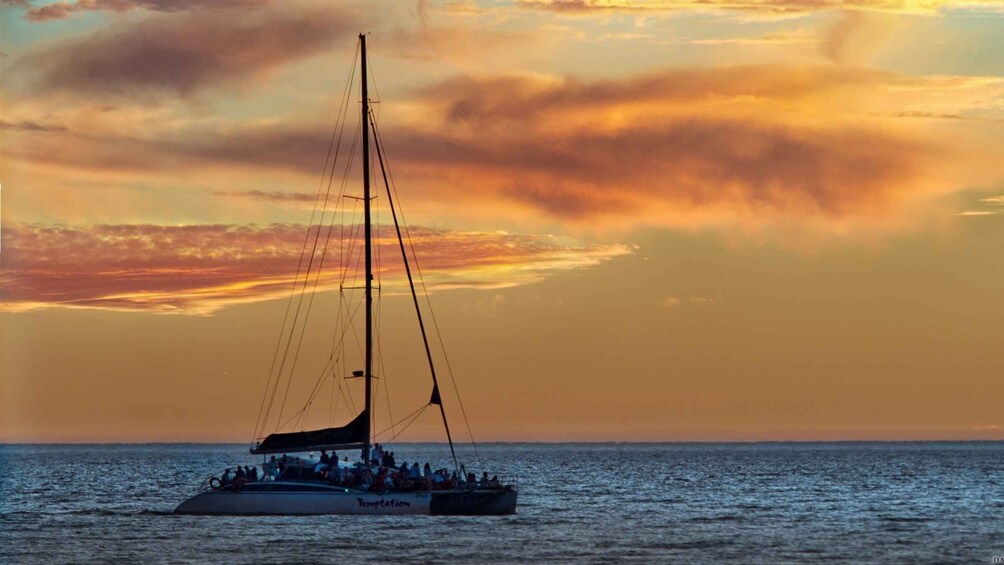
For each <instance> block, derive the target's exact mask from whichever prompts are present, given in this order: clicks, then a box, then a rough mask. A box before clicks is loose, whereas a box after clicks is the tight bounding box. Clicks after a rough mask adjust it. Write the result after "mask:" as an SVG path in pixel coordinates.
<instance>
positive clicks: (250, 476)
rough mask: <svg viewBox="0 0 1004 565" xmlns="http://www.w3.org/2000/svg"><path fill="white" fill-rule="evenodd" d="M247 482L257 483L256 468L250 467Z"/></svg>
mask: <svg viewBox="0 0 1004 565" xmlns="http://www.w3.org/2000/svg"><path fill="white" fill-rule="evenodd" d="M248 480H249V481H251V482H256V481H258V467H257V466H252V467H251V471H250V473H249V474H248Z"/></svg>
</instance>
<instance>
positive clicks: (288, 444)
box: [251, 410, 369, 455]
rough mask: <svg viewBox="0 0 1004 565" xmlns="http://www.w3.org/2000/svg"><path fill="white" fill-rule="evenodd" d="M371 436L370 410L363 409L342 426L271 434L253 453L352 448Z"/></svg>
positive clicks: (364, 443) (364, 442) (361, 444)
mask: <svg viewBox="0 0 1004 565" xmlns="http://www.w3.org/2000/svg"><path fill="white" fill-rule="evenodd" d="M368 436H369V411H368V410H363V411H362V413H360V414H359V415H358V416H356V418H355V419H354V420H352V421H351V422H349V423H348V424H346V425H344V426H342V427H340V428H324V429H322V430H309V431H304V432H289V433H284V434H271V435H269V436H268V437H266V438H265V439H264V440H262V442H261V443H259V444H258V445H256V446H255V447H253V448H251V453H253V454H255V455H260V454H263V453H295V452H300V451H317V450H319V449H351V448H357V447H362V446H364V445H366V442H367V438H368Z"/></svg>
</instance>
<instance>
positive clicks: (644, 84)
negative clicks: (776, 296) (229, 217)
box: [5, 65, 1004, 229]
mask: <svg viewBox="0 0 1004 565" xmlns="http://www.w3.org/2000/svg"><path fill="white" fill-rule="evenodd" d="M1002 95H1004V80H1002V79H998V78H994V77H952V76H948V77H911V76H904V75H897V74H894V73H888V72H880V71H872V70H863V69H855V68H848V67H842V66H820V67H786V66H771V65H760V66H739V67H724V68H713V69H666V70H662V71H659V72H654V73H649V74H645V75H641V76H636V77H630V78H626V79H621V80H602V81H582V80H578V79H575V78H554V77H539V76H535V77H531V76H486V77H458V78H453V79H449V80H446V81H444V82H442V83H440V84H437V85H433V86H430V87H426V88H423V89H419V90H417V91H415V92H414V97H413V98H412V99H410V100H406V101H405V102H404V103H403V104H401V105H399V106H395V105H392V104H389V103H388V104H384V105H383V108H384V112H385V114H384V115H385V116H386V115H392V116H393V119H387V121H388V122H389V123H393V124H396V125H397V127H394V128H393V129H387V130H386V131H384V132H383V133H384V138H385V141H386V143H387V148H388V153H389V156H390V158H391V161H392V163H393V164H394V170H395V173H396V174H397V175H398V178H399V179H400V180H402V181H403V182H405V183H406V186H408V190H409V192H410V193H412V194H417V195H420V196H421V201H422V202H424V203H428V202H435V203H437V205H440V206H442V205H444V204H445V205H449V206H450V210H460V209H463V208H465V207H466V208H467V209H468V210H470V211H478V210H481V211H484V210H486V209H488V208H489V207H486V206H485V205H484V203H485V202H486V201H491V202H493V203H494V204H493V206H491V207H490V212H491V213H494V214H497V216H496V219H502V220H503V221H505V220H511V219H513V218H517V219H518V220H519V221H527V220H526V219H527V218H528V217H529V218H533V217H537V218H539V221H538V223H537V224H535V225H534V228H537V227H539V226H541V225H547V222H554V221H559V222H562V223H565V224H569V225H573V226H575V227H579V228H581V227H586V228H608V227H613V228H618V227H621V226H637V225H660V226H664V225H673V226H694V225H725V224H736V223H740V224H743V225H747V224H750V223H756V224H757V225H769V224H773V223H794V224H800V223H801V224H811V225H813V226H814V227H815V226H817V225H820V224H823V225H830V226H835V227H837V228H842V227H844V226H846V225H847V224H848V223H851V222H856V223H859V224H861V223H863V224H867V225H869V226H877V227H880V228H882V229H890V228H889V226H899V225H901V223H900V222H896V221H895V220H896V216H897V215H898V214H900V213H901V212H902V211H903V210H905V209H907V208H909V206H912V205H913V204H915V203H916V202H918V201H923V200H924V199H925V198H929V197H931V196H932V195H937V194H940V193H941V192H946V191H951V190H956V189H959V188H962V187H965V186H970V187H971V186H973V185H974V184H975V185H978V184H979V183H978V182H975V181H974V180H973V179H974V178H976V177H975V176H974V175H976V174H980V175H983V176H982V177H980V178H981V179H984V178H989V179H991V182H993V179H999V178H1001V177H1004V170H1002V168H1001V166H1000V163H999V160H996V159H994V158H993V154H995V151H994V149H993V148H994V143H997V144H999V143H1000V142H1001V141H1000V139H999V138H994V137H993V136H994V134H993V133H987V134H983V133H980V134H979V135H983V137H978V136H977V135H976V133H977V132H982V129H980V128H982V127H983V126H981V125H979V120H978V119H974V120H970V121H967V123H966V126H967V128H968V129H967V130H966V133H967V135H958V132H957V131H955V130H952V129H951V128H953V127H958V124H961V123H963V122H964V120H930V119H920V118H924V117H928V116H957V117H960V118H968V117H973V118H978V117H979V116H984V117H986V116H992V115H993V112H997V111H999V110H997V109H995V108H997V107H998V106H999V101H1000V100H1001V99H1002ZM87 118H88V119H90V120H93V119H95V118H94V117H93V116H92V115H89V116H87ZM904 118H911V119H904ZM21 119H23V120H28V121H24V122H17V123H29V121H30V120H29V118H27V117H24V118H21ZM109 119H111V118H109ZM980 119H983V118H980ZM987 123H988V124H989V123H990V122H987ZM150 125H151V127H152V128H154V129H153V130H152V131H150V132H149V133H148V135H144V137H143V138H136V137H131V136H124V135H122V134H120V133H117V132H115V131H105V132H102V131H101V128H100V127H99V128H94V127H93V126H92V125H91V124H90V123H88V124H87V127H82V126H77V125H76V122H74V121H73V120H69V121H67V122H66V124H65V129H62V128H53V129H51V130H49V129H46V130H36V129H30V128H29V129H23V130H16V131H13V132H12V135H11V136H10V138H11V139H14V140H15V142H13V143H10V144H8V146H9V149H7V150H6V153H5V158H7V159H9V160H14V161H17V162H32V163H44V164H45V165H46V167H49V168H54V167H55V166H62V167H67V168H73V169H76V170H87V171H91V172H93V173H94V174H96V175H100V174H106V173H118V174H131V175H136V177H137V178H142V179H144V182H145V179H146V178H148V177H149V174H150V173H151V172H156V173H157V174H158V175H161V176H159V177H158V178H166V177H171V175H179V174H181V175H183V176H182V177H178V178H181V179H187V178H191V173H192V172H195V171H213V172H218V173H220V174H223V173H225V174H226V175H227V179H226V182H227V183H230V186H234V187H235V188H237V189H241V190H238V191H230V192H227V193H226V196H227V197H241V198H245V199H251V200H257V201H266V200H267V201H271V202H276V201H279V200H280V199H281V201H282V202H289V203H292V201H293V200H295V199H296V198H300V197H296V196H290V195H288V194H287V193H285V192H283V193H276V192H269V191H262V190H256V189H255V188H256V187H260V186H275V185H276V182H278V183H281V184H280V185H285V184H286V180H285V179H286V177H283V178H280V177H273V178H272V179H271V180H270V182H269V183H268V184H266V183H264V182H263V181H261V180H260V179H259V178H258V176H260V174H261V173H266V172H267V173H272V174H274V175H278V174H284V175H290V174H292V175H295V177H293V178H295V179H296V180H295V181H294V182H296V183H299V182H301V181H302V180H303V179H305V178H308V177H309V178H316V174H317V168H318V165H319V164H320V163H323V161H324V149H325V148H326V147H327V144H328V141H329V140H330V130H327V131H325V127H324V126H323V125H321V124H319V123H317V122H311V123H304V122H297V121H294V120H290V121H288V122H283V123H278V124H277V123H276V122H272V121H268V122H258V123H244V124H241V123H237V124H223V125H221V124H220V123H219V122H210V123H198V122H196V123H195V124H194V125H189V126H184V127H170V128H167V129H166V130H158V129H156V123H153V122H151V123H150ZM388 128H390V126H388ZM6 141H7V140H6V139H5V142H6ZM998 147H999V145H998ZM217 170H218V171H217ZM242 175H243V176H242ZM241 179H243V181H244V182H241ZM179 182H182V181H179ZM290 184H292V183H290ZM207 192H209V194H207V196H209V197H212V196H220V195H221V193H220V192H219V191H216V192H215V193H214V192H212V191H207ZM301 196H302V195H301ZM528 212H542V213H543V214H538V215H537V216H533V215H531V214H528ZM464 213H466V212H464Z"/></svg>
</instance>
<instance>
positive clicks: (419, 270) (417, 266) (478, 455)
mask: <svg viewBox="0 0 1004 565" xmlns="http://www.w3.org/2000/svg"><path fill="white" fill-rule="evenodd" d="M373 131H374V137H375V138H376V140H377V144H378V146H380V147H383V143H382V141H381V139H382V137H381V136H380V131H379V127H378V126H377V124H376V123H375V122H374V123H373ZM383 159H384V161H385V162H387V160H388V159H387V156H386V155H384V156H383ZM387 175H388V177H389V179H390V186H391V188H392V190H393V192H394V194H393V199H395V200H397V202H398V205H397V209H398V210H399V211H400V215H401V225H403V226H404V233H405V235H406V237H407V239H408V246H409V247H410V248H411V254H412V258H413V261H414V263H415V271H416V273H417V274H418V281H419V283H420V284H421V285H422V293H423V294H424V295H425V301H426V305H427V307H428V310H429V315H430V317H431V318H432V326H433V328H434V329H435V330H436V337H437V339H438V340H439V346H440V349H441V350H442V353H443V359H444V360H445V361H446V368H447V372H448V373H449V374H450V381H451V382H452V383H453V391H454V393H455V394H456V395H457V403H458V404H459V405H460V413H461V414H462V415H463V417H464V425H465V426H466V427H467V434H468V435H469V437H470V438H471V446H472V447H473V448H474V455H475V457H476V458H477V460H478V465H482V462H481V453H480V451H479V450H478V444H477V442H476V441H475V440H474V432H473V431H472V430H471V423H470V420H469V419H468V418H467V410H466V409H465V408H464V401H463V399H462V398H461V396H460V389H459V387H458V386H457V379H456V377H455V375H454V373H453V366H452V365H451V364H450V357H449V355H447V353H446V344H445V343H444V342H443V335H442V333H441V332H440V330H439V322H438V321H437V320H436V312H435V311H434V310H433V308H432V300H430V299H429V290H428V288H427V287H426V285H425V278H424V277H423V276H422V267H421V265H420V264H419V262H418V254H417V253H416V252H415V243H414V241H413V240H412V238H411V231H410V230H409V228H408V222H407V220H405V217H404V210H403V208H402V207H401V197H400V195H399V194H398V192H397V184H396V183H395V182H394V173H393V172H392V171H391V168H390V165H389V163H388V165H387Z"/></svg>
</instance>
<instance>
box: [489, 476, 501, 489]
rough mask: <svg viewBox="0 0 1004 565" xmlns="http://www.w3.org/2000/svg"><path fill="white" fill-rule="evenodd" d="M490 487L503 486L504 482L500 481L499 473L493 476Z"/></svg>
mask: <svg viewBox="0 0 1004 565" xmlns="http://www.w3.org/2000/svg"><path fill="white" fill-rule="evenodd" d="M488 487H489V488H501V487H502V483H501V482H499V476H498V475H494V476H492V480H490V481H488Z"/></svg>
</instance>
